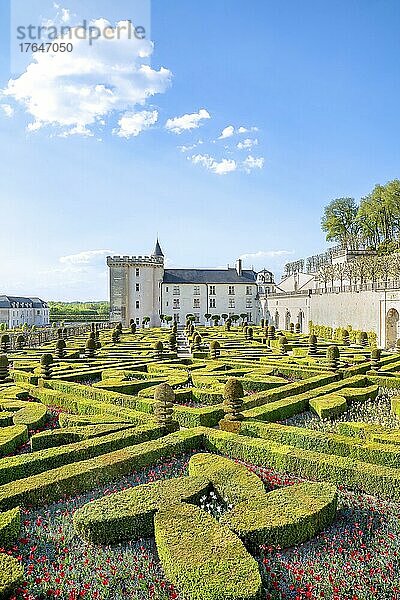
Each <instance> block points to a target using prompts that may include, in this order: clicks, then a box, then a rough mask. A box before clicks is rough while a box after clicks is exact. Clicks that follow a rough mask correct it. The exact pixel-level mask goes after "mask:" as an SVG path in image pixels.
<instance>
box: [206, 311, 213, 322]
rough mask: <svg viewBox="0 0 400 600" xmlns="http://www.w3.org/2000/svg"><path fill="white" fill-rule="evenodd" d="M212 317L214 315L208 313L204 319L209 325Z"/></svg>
mask: <svg viewBox="0 0 400 600" xmlns="http://www.w3.org/2000/svg"><path fill="white" fill-rule="evenodd" d="M211 316H212V315H211V313H206V314H205V315H204V318H205V320H206V321H207V323H208V322H209V321H210V319H211Z"/></svg>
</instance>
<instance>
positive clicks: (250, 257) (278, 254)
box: [239, 250, 293, 261]
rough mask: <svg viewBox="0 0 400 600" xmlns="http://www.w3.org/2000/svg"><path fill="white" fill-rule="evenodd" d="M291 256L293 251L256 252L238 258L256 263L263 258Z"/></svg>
mask: <svg viewBox="0 0 400 600" xmlns="http://www.w3.org/2000/svg"><path fill="white" fill-rule="evenodd" d="M290 254H293V250H258V251H257V252H248V253H246V254H242V255H241V256H239V258H241V259H242V260H246V261H252V260H254V261H257V260H262V259H264V258H278V257H281V256H288V255H290Z"/></svg>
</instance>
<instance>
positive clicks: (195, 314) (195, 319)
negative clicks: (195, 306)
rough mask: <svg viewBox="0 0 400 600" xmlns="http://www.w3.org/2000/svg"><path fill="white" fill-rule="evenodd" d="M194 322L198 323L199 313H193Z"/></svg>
mask: <svg viewBox="0 0 400 600" xmlns="http://www.w3.org/2000/svg"><path fill="white" fill-rule="evenodd" d="M193 316H194V322H195V323H200V314H199V313H194V314H193Z"/></svg>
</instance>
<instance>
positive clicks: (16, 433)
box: [0, 425, 28, 456]
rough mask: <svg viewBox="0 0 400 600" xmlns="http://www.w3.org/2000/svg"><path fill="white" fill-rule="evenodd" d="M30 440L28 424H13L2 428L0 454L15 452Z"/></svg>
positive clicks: (0, 432) (0, 430)
mask: <svg viewBox="0 0 400 600" xmlns="http://www.w3.org/2000/svg"><path fill="white" fill-rule="evenodd" d="M27 441H28V428H27V426H26V425H11V426H10V427H2V428H1V429H0V456H6V455H7V454H11V453H12V452H14V451H15V450H16V449H17V448H18V446H21V444H24V443H25V442H27Z"/></svg>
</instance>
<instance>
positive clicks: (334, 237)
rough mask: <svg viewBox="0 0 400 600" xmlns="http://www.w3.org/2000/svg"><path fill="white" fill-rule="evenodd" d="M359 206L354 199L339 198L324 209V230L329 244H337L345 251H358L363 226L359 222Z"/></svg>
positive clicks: (322, 225) (322, 223)
mask: <svg viewBox="0 0 400 600" xmlns="http://www.w3.org/2000/svg"><path fill="white" fill-rule="evenodd" d="M357 214H358V206H357V203H356V201H355V200H354V198H337V199H336V200H332V202H330V203H329V204H328V206H326V207H325V209H324V214H323V217H322V219H321V227H322V230H323V231H325V233H326V240H327V241H328V242H336V243H338V244H340V246H341V247H342V248H344V249H347V250H350V249H356V248H357V246H358V244H359V236H360V230H361V225H360V222H359V221H358V220H357Z"/></svg>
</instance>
